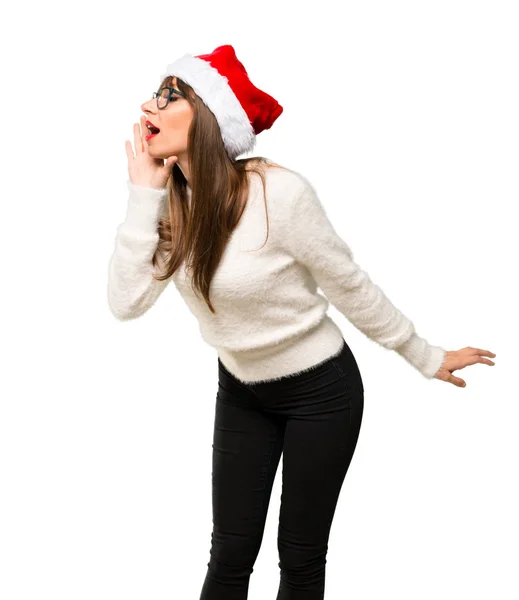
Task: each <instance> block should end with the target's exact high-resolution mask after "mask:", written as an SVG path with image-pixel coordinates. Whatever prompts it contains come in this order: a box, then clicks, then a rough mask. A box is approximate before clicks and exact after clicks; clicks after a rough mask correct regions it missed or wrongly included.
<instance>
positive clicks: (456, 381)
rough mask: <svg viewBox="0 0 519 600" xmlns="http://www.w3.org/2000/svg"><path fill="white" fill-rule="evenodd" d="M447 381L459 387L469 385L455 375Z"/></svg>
mask: <svg viewBox="0 0 519 600" xmlns="http://www.w3.org/2000/svg"><path fill="white" fill-rule="evenodd" d="M447 381H448V382H449V383H453V384H454V385H456V386H457V387H465V386H466V385H467V384H466V383H465V382H464V381H463V379H461V378H460V377H455V376H454V375H450V376H449V377H448V378H447Z"/></svg>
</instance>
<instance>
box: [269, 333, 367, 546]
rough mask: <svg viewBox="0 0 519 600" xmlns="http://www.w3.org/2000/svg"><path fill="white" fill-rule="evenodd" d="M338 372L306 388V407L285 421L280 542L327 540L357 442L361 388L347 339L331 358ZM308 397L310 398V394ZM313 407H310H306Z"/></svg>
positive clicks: (296, 542) (289, 543)
mask: <svg viewBox="0 0 519 600" xmlns="http://www.w3.org/2000/svg"><path fill="white" fill-rule="evenodd" d="M331 364H332V365H333V370H334V372H335V373H336V377H334V378H332V375H331V373H330V376H329V385H327V386H323V385H322V382H321V383H320V384H319V387H318V388H316V391H315V392H312V391H310V390H309V391H308V393H307V402H306V405H305V410H304V412H301V411H299V412H295V413H294V415H293V416H292V417H289V418H288V420H287V424H286V430H285V438H284V448H283V479H282V495H281V507H280V516H279V537H280V540H281V543H282V545H283V547H284V548H285V549H286V548H287V547H294V549H295V550H297V548H296V547H295V546H297V545H300V544H304V545H306V544H321V548H322V545H323V544H325V543H326V542H327V541H328V537H329V533H330V527H331V524H332V520H333V516H334V513H335V509H336V505H337V501H338V497H339V493H340V490H341V487H342V484H343V481H344V478H345V476H346V472H347V470H348V468H349V465H350V463H351V460H352V457H353V454H354V451H355V447H356V444H357V440H358V436H359V432H360V427H361V421H362V413H363V406H364V390H363V386H362V382H361V379H360V373H359V372H358V368H357V364H356V362H355V359H354V358H353V354H352V353H351V350H350V349H349V347H348V346H347V345H346V344H345V346H344V348H343V350H342V351H341V353H340V354H339V355H338V356H337V357H334V358H333V359H332V360H331ZM312 394H313V400H312V402H311V403H309V402H308V398H310V397H312ZM309 407H311V410H310V409H309Z"/></svg>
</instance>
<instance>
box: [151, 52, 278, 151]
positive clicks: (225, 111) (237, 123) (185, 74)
mask: <svg viewBox="0 0 519 600" xmlns="http://www.w3.org/2000/svg"><path fill="white" fill-rule="evenodd" d="M168 76H175V77H178V78H180V79H182V80H183V81H185V82H186V83H187V84H188V85H190V86H191V87H192V88H193V90H194V91H195V92H196V94H197V95H198V96H200V98H201V99H202V100H203V102H204V103H205V104H206V105H207V107H208V108H209V109H210V110H211V112H212V113H213V114H214V116H215V117H216V120H217V121H218V124H219V126H220V131H221V133H222V139H223V142H224V145H225V148H226V150H227V153H228V155H229V156H230V157H231V159H234V158H236V157H237V156H238V155H239V154H242V153H243V152H250V151H251V150H252V149H253V148H254V145H255V143H256V135H258V133H260V132H261V131H263V130H264V129H270V127H272V124H273V123H274V121H275V120H276V119H277V118H278V117H279V115H280V114H281V113H282V112H283V107H282V106H281V105H280V104H279V103H278V101H277V100H275V99H274V98H273V97H272V96H270V95H269V94H267V93H266V92H264V91H262V90H260V89H258V88H257V87H256V86H255V85H254V84H253V83H252V82H251V81H250V79H249V76H248V74H247V71H246V70H245V67H244V66H243V64H242V63H241V62H240V61H239V60H238V58H237V57H236V52H235V51H234V48H233V47H232V46H230V45H225V46H219V47H218V48H216V49H215V50H213V52H211V54H198V55H196V56H193V55H192V54H185V55H184V56H182V57H181V58H179V59H177V60H176V61H174V62H173V63H171V64H169V65H168V66H167V68H166V72H165V73H164V74H163V75H162V77H161V82H162V81H163V80H164V79H165V78H166V77H168Z"/></svg>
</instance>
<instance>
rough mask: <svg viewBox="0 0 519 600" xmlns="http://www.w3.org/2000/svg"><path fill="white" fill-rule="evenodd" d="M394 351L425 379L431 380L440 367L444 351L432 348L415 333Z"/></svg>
mask: <svg viewBox="0 0 519 600" xmlns="http://www.w3.org/2000/svg"><path fill="white" fill-rule="evenodd" d="M395 351H396V352H398V354H400V355H401V356H403V357H404V358H405V359H406V360H407V361H408V362H409V363H411V364H412V365H413V366H414V367H416V368H417V369H418V370H419V371H420V373H421V374H422V375H423V376H424V377H426V378H427V379H432V378H433V377H434V375H435V374H436V373H437V372H438V370H439V369H440V367H441V366H442V363H443V360H444V358H445V354H446V351H445V350H444V349H443V348H441V347H440V346H432V345H431V344H429V343H427V341H426V340H424V339H423V338H421V337H420V336H418V335H417V334H416V333H415V332H413V334H412V335H411V337H410V338H409V339H408V340H407V341H406V342H404V343H403V344H402V345H400V346H398V348H395Z"/></svg>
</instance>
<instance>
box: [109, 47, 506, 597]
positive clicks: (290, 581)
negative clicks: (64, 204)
mask: <svg viewBox="0 0 519 600" xmlns="http://www.w3.org/2000/svg"><path fill="white" fill-rule="evenodd" d="M141 108H142V111H143V112H144V113H145V115H146V118H145V117H144V116H143V117H141V123H140V127H139V124H135V126H134V144H135V154H134V152H133V150H132V146H131V143H130V142H129V141H127V142H126V153H127V156H128V171H129V179H130V180H129V181H128V188H129V201H128V208H127V214H126V218H125V221H124V222H123V223H122V224H121V225H120V226H119V227H118V230H117V237H116V240H115V250H114V253H113V255H112V258H111V261H110V270H109V285H108V299H109V305H110V308H111V310H112V312H113V314H114V315H115V316H116V317H117V318H118V319H120V320H127V319H133V318H136V317H138V316H140V315H142V314H143V313H145V312H146V311H147V310H148V309H149V308H150V307H151V306H152V305H153V304H154V302H155V301H156V300H157V298H158V297H159V295H160V294H161V293H162V292H163V291H164V289H165V288H166V286H167V284H168V283H169V281H171V280H173V282H174V283H175V285H176V287H177V288H178V290H179V291H180V293H181V295H182V297H183V298H184V300H185V301H186V303H187V305H188V307H189V308H190V309H191V311H192V312H193V314H194V315H195V316H196V317H197V318H198V320H199V323H200V331H201V334H202V337H203V339H204V340H205V341H206V342H207V343H209V344H210V345H212V346H213V347H215V348H216V349H217V352H218V373H219V381H218V393H217V396H216V407H215V422H214V438H213V472H212V490H213V532H212V536H211V550H210V560H209V563H208V571H207V575H206V578H205V581H204V584H203V588H202V595H201V598H202V599H203V600H244V599H245V598H246V597H247V592H248V586H249V578H250V575H251V573H252V571H253V566H254V562H255V560H256V557H257V554H258V552H259V549H260V545H261V541H262V537H263V531H264V525H265V520H266V515H267V509H268V505H269V500H270V493H271V490H272V484H273V482H274V478H275V474H276V470H277V467H278V463H279V460H280V457H281V454H282V453H283V481H282V497H281V507H280V516H279V531H278V550H279V559H280V560H279V568H280V574H281V581H280V587H279V593H278V597H277V600H283V599H288V598H290V599H292V600H297V599H299V598H300V599H301V600H303V598H304V599H305V600H318V599H322V598H323V597H324V583H325V563H326V553H327V548H328V546H327V544H328V538H329V534H330V527H331V523H332V519H333V516H334V511H335V508H336V504H337V500H338V496H339V492H340V489H341V486H342V483H343V480H344V477H345V475H346V471H347V469H348V467H349V464H350V461H351V459H352V456H353V453H354V450H355V446H356V443H357V439H358V435H359V430H360V426H361V420H362V412H363V402H364V400H363V397H364V387H363V382H362V378H361V375H360V372H359V369H358V366H357V363H356V360H355V358H354V356H353V354H352V351H351V349H350V348H349V346H348V344H347V343H346V341H345V340H344V338H343V336H342V333H341V330H340V329H339V327H338V326H337V325H336V324H335V323H334V322H333V321H332V319H331V318H330V317H329V316H328V315H327V308H328V306H329V301H331V302H332V303H333V304H334V306H336V307H337V308H338V309H339V310H340V311H341V312H342V313H343V314H344V315H345V316H346V317H347V318H348V319H349V320H350V321H351V322H352V323H353V324H354V325H355V326H356V327H357V328H358V329H359V330H361V331H362V332H363V333H365V334H366V335H367V336H369V337H370V338H371V339H372V340H374V341H376V342H377V343H379V344H380V345H382V346H383V347H385V348H388V349H393V350H395V351H396V352H398V353H399V354H400V355H401V356H402V357H403V358H404V359H406V360H407V361H408V362H409V363H410V364H411V365H412V366H414V367H415V368H416V369H418V370H419V371H420V372H421V373H422V374H423V375H424V376H425V377H426V378H428V379H431V378H433V377H435V378H437V379H440V380H443V381H446V382H450V383H453V384H454V385H456V386H460V387H464V386H465V382H464V381H463V380H462V379H460V378H458V377H455V376H454V375H453V372H454V371H456V370H458V369H462V368H464V367H466V366H467V365H472V364H476V363H483V364H487V365H493V364H494V362H492V361H491V360H489V359H487V358H484V357H485V356H488V357H495V354H493V353H492V352H489V351H488V350H481V349H477V348H463V349H461V350H457V351H445V350H444V349H443V348H441V347H439V346H432V345H430V344H429V343H428V342H427V341H426V340H425V339H423V338H421V337H419V336H418V335H417V333H416V332H415V330H414V326H413V323H412V322H411V321H410V320H409V319H408V318H406V317H405V316H404V315H403V314H402V313H401V312H400V311H399V310H398V309H397V308H396V307H395V306H394V305H393V304H392V303H391V302H390V300H389V299H388V298H387V297H386V296H385V295H384V293H383V292H382V290H381V289H380V288H379V287H378V286H377V285H375V284H374V283H373V282H372V281H371V280H370V278H369V276H368V275H367V273H365V272H364V271H363V270H362V269H361V268H360V267H359V266H358V265H357V264H356V263H355V262H354V260H353V255H352V252H351V250H350V248H349V247H348V246H347V244H346V243H345V242H344V241H343V240H342V239H341V238H340V237H339V235H338V234H337V233H336V232H335V230H334V228H333V226H332V224H331V223H330V221H329V220H328V218H327V216H326V213H325V210H324V208H323V206H322V204H321V203H320V200H319V198H318V196H317V193H316V191H315V189H314V188H313V186H312V185H311V183H310V182H309V181H308V180H307V179H306V178H305V177H304V176H302V175H301V174H299V173H297V172H295V171H293V170H290V169H287V168H283V167H281V166H279V165H276V164H274V163H272V162H271V161H269V160H267V159H265V158H261V157H253V158H248V159H237V156H238V155H239V154H241V153H243V152H247V151H250V150H252V148H253V147H254V143H255V137H256V135H257V134H258V133H260V132H261V131H262V130H263V129H269V128H270V127H271V126H272V124H273V123H274V121H275V120H276V119H277V117H278V116H279V115H280V114H281V113H282V111H283V108H282V107H281V106H280V105H279V103H278V102H277V101H276V100H275V99H274V98H273V97H272V96H270V95H268V94H266V93H265V92H263V91H261V90H259V89H258V88H256V87H255V86H254V85H253V84H252V83H251V81H250V79H249V77H248V74H247V72H246V70H245V68H244V66H243V64H242V63H241V62H240V61H239V60H238V58H237V57H236V54H235V51H234V49H233V47H232V46H230V45H226V46H220V47H218V48H216V49H215V50H214V51H213V52H212V53H211V54H205V55H199V56H192V55H189V54H186V55H185V56H183V57H182V58H180V59H178V60H177V61H176V62H174V63H172V64H170V65H168V69H167V72H166V73H165V74H164V76H163V77H162V79H161V84H160V87H159V90H158V92H156V93H154V95H153V98H152V99H151V100H149V101H147V102H145V103H144V104H143V105H142V106H141ZM147 128H148V130H149V133H148V134H146V133H147V132H146V130H147ZM318 286H319V287H320V288H321V289H322V291H323V292H324V293H325V294H326V297H325V296H323V295H321V294H319V293H317V287H318Z"/></svg>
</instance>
